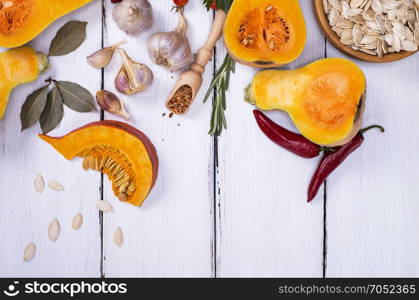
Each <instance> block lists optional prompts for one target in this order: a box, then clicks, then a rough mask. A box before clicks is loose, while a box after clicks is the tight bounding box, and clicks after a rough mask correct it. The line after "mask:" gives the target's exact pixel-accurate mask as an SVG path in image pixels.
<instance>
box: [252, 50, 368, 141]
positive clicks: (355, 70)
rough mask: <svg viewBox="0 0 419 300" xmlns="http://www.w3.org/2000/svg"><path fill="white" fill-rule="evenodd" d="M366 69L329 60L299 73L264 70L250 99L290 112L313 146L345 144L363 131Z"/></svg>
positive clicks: (295, 71) (256, 81) (344, 60)
mask: <svg viewBox="0 0 419 300" xmlns="http://www.w3.org/2000/svg"><path fill="white" fill-rule="evenodd" d="M365 91H366V80H365V76H364V73H363V72H362V70H361V69H360V68H359V67H358V66H357V65H356V64H354V63H353V62H351V61H349V60H346V59H342V58H327V59H321V60H318V61H316V62H314V63H311V64H309V65H307V66H305V67H303V68H300V69H296V70H289V71H285V70H267V71H262V72H259V73H258V74H256V75H255V77H254V78H253V81H252V83H251V84H250V85H249V87H248V88H247V90H246V101H248V102H249V103H251V104H254V105H256V106H257V107H258V108H260V109H262V110H275V109H277V110H283V111H286V112H287V113H288V114H289V115H290V117H291V119H292V120H293V122H294V124H295V126H296V127H297V128H298V130H299V131H300V132H301V134H302V135H304V136H305V137H306V138H308V139H309V140H311V141H312V142H314V143H316V144H319V145H325V146H339V145H343V144H346V143H347V142H349V141H350V140H351V139H352V138H353V137H354V136H355V135H356V134H357V133H358V131H359V128H360V126H361V122H362V116H363V112H364V108H365Z"/></svg>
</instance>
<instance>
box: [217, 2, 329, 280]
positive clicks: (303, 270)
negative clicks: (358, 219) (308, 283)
mask: <svg viewBox="0 0 419 300" xmlns="http://www.w3.org/2000/svg"><path fill="white" fill-rule="evenodd" d="M300 4H301V5H302V6H303V10H304V14H305V17H306V22H307V30H308V32H307V36H308V41H307V46H306V49H305V51H304V53H303V55H302V56H301V57H300V58H299V59H298V60H297V61H296V62H295V63H292V64H291V65H289V66H286V67H284V68H295V67H299V66H302V65H305V64H307V63H309V62H311V61H312V60H315V59H318V58H322V57H323V55H324V47H325V43H324V39H323V38H319V37H320V35H321V34H320V31H319V29H318V26H317V25H316V24H315V21H314V18H313V16H312V4H311V1H300ZM219 48H221V45H220V47H219ZM224 55H225V52H224V51H219V56H218V62H219V63H221V62H222V59H223V57H224ZM255 72H256V70H254V69H252V68H248V67H244V66H241V65H237V70H236V74H235V75H234V76H233V77H232V80H231V82H232V83H231V88H230V93H229V96H228V100H227V102H228V103H227V122H228V127H229V128H228V130H227V131H226V132H224V133H223V135H222V137H221V138H220V139H219V153H218V158H219V168H218V173H217V178H218V179H217V184H218V187H217V189H218V191H219V192H218V195H217V198H218V199H217V202H218V205H217V207H219V209H218V212H217V276H220V277H234V276H240V277H247V276H257V277H266V276H273V277H286V276H314V277H320V276H322V258H323V256H322V251H323V250H322V233H323V229H322V226H323V209H322V207H323V202H322V201H321V200H318V201H315V202H313V203H312V204H307V203H306V190H307V186H308V182H309V180H310V176H311V173H312V172H313V169H314V167H315V165H316V161H317V160H316V159H314V160H305V159H302V158H299V157H296V156H295V155H293V154H291V153H289V152H287V151H285V150H283V149H281V148H279V147H278V146H276V145H274V144H273V143H272V142H270V141H269V140H268V139H267V138H266V137H265V136H264V135H263V134H262V133H261V132H260V130H259V128H258V127H257V125H256V123H255V120H254V117H253V114H252V109H253V107H251V106H250V105H249V104H247V103H245V102H244V100H243V99H244V95H243V89H244V88H245V87H246V86H247V85H248V84H249V82H250V80H251V78H252V76H253V75H254V74H255ZM268 114H269V116H270V117H272V118H273V119H274V120H275V121H278V122H279V123H280V124H282V125H283V126H286V127H289V128H293V126H292V124H291V122H290V120H289V118H288V117H287V116H286V115H285V114H283V113H281V112H270V113H268Z"/></svg>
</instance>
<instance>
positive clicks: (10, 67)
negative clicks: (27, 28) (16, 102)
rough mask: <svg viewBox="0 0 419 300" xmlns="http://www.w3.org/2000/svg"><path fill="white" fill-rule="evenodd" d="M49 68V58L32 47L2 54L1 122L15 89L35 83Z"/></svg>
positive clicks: (0, 68)
mask: <svg viewBox="0 0 419 300" xmlns="http://www.w3.org/2000/svg"><path fill="white" fill-rule="evenodd" d="M48 66H49V64H48V58H47V56H46V55H45V54H43V53H38V52H36V51H35V50H34V49H32V48H30V47H26V46H24V47H20V48H15V49H11V50H8V51H6V52H3V53H0V120H2V119H3V117H4V114H5V112H6V108H7V105H8V103H9V97H10V93H11V92H12V91H13V89H14V88H15V87H17V86H18V85H21V84H24V83H29V82H32V81H35V80H36V79H37V78H38V77H39V75H40V74H42V73H43V72H45V70H47V69H48Z"/></svg>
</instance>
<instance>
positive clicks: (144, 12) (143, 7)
mask: <svg viewBox="0 0 419 300" xmlns="http://www.w3.org/2000/svg"><path fill="white" fill-rule="evenodd" d="M112 18H113V20H114V21H115V22H116V24H117V25H118V27H119V28H120V29H121V30H122V31H125V32H126V33H127V34H129V35H138V34H140V33H141V32H143V31H145V30H147V29H150V28H151V27H152V26H153V22H154V21H153V9H152V7H151V4H150V2H148V1H147V0H124V1H122V2H120V3H118V4H117V5H115V7H114V9H113V12H112Z"/></svg>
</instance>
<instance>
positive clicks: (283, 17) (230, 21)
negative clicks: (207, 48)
mask: <svg viewBox="0 0 419 300" xmlns="http://www.w3.org/2000/svg"><path fill="white" fill-rule="evenodd" d="M224 43H225V45H226V48H227V50H228V52H229V54H230V55H231V56H232V57H233V58H234V59H235V60H236V61H238V62H239V63H242V64H245V65H250V66H253V67H257V68H268V67H278V66H282V65H284V64H288V63H290V62H292V61H294V60H295V59H297V57H298V56H300V54H301V53H302V52H303V50H304V47H305V43H306V26H305V21H304V16H303V13H302V11H301V8H300V5H299V3H298V0H286V1H284V0H252V1H248V0H234V2H233V4H232V6H231V8H230V10H229V13H228V15H227V19H226V23H225V26H224Z"/></svg>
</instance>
